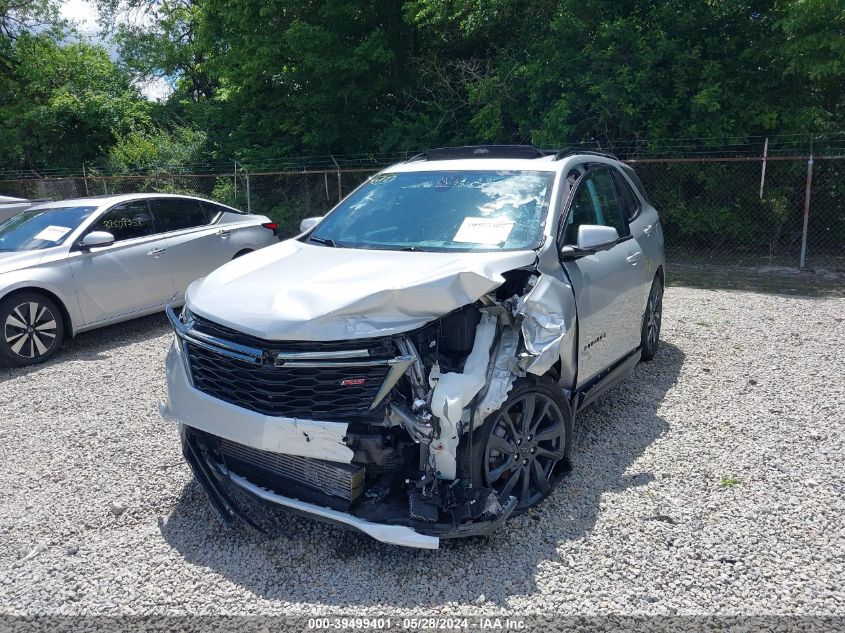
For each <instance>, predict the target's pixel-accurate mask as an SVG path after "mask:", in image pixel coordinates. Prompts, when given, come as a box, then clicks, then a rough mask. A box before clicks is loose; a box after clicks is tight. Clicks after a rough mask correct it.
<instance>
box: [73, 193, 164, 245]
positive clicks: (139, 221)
mask: <svg viewBox="0 0 845 633" xmlns="http://www.w3.org/2000/svg"><path fill="white" fill-rule="evenodd" d="M91 231H106V232H108V233H111V234H112V235H114V241H115V242H120V241H123V240H131V239H133V238H136V237H144V236H145V235H152V234H153V233H154V232H155V229H154V228H153V218H152V216H151V215H150V210H149V209H148V208H147V201H146V200H134V201H132V202H126V203H124V204H121V205H118V206H116V207H114V208H112V209H109V210H108V211H106V213H105V214H104V215H103V217H101V218H100V219H99V220H97V222H96V223H95V224H94V225H93V226H92V227H91V228H90V229H89V233H90V232H91Z"/></svg>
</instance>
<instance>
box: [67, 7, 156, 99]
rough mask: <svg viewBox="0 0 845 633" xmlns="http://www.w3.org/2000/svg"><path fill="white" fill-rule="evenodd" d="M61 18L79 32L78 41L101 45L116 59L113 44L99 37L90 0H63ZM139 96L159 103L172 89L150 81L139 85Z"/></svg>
mask: <svg viewBox="0 0 845 633" xmlns="http://www.w3.org/2000/svg"><path fill="white" fill-rule="evenodd" d="M61 13H62V17H63V18H65V19H66V20H68V21H70V22H73V24H75V25H76V29H77V30H78V31H79V35H80V39H82V40H85V41H89V42H91V43H94V44H101V45H102V46H104V47H105V48H106V49H107V50H108V51H109V55H111V57H112V59H114V58H116V57H117V50H116V49H115V46H114V43H113V42H110V41H103V40H102V38H101V37H100V34H99V31H100V26H99V24H97V18H98V17H99V12H98V11H97V5H96V4H95V3H94V2H91V1H90V0H64V1H63V2H62V8H61ZM139 88H140V89H141V94H143V95H144V96H145V97H146V98H147V99H149V100H151V101H161V100H162V99H165V98H167V96H168V95H169V94H170V93H171V92H172V88H171V87H170V85H169V84H168V83H167V82H166V81H165V80H164V79H160V78H157V79H152V80H150V81H145V82H141V83H140V84H139Z"/></svg>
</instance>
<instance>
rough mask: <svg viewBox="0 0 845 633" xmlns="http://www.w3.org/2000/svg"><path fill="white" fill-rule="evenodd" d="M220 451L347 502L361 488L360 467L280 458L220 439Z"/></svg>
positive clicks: (308, 458) (350, 500)
mask: <svg viewBox="0 0 845 633" xmlns="http://www.w3.org/2000/svg"><path fill="white" fill-rule="evenodd" d="M220 452H221V453H223V455H224V456H225V457H227V458H232V459H236V460H239V461H242V462H244V463H246V464H249V465H250V466H253V467H255V468H260V469H261V470H264V471H266V472H268V473H271V474H273V475H276V476H279V477H283V478H284V479H287V480H289V481H292V482H295V483H298V484H302V485H304V486H308V487H310V488H314V489H316V490H319V491H320V492H323V493H325V494H327V495H332V496H335V497H339V498H341V499H344V500H346V501H349V502H352V501H355V499H357V498H358V496H359V495H360V494H361V492H362V491H363V489H364V467H363V466H359V465H356V464H339V463H337V462H329V461H324V460H322V459H312V458H310V457H297V456H294V455H281V454H279V453H271V452H269V451H261V450H258V449H256V448H251V447H249V446H244V445H243V444H238V443H236V442H232V441H230V440H226V439H222V438H221V440H220ZM279 492H283V491H279Z"/></svg>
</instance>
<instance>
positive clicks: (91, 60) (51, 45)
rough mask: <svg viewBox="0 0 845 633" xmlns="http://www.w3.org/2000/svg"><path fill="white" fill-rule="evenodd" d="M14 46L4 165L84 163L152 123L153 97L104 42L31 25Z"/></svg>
mask: <svg viewBox="0 0 845 633" xmlns="http://www.w3.org/2000/svg"><path fill="white" fill-rule="evenodd" d="M10 50H11V55H12V59H13V61H14V63H13V68H12V70H11V72H10V73H9V74H8V75H7V76H6V77H4V78H3V80H2V88H0V91H2V93H3V98H2V99H0V148H2V151H0V156H2V158H0V161H2V164H3V166H4V167H6V168H26V169H33V170H36V171H37V170H39V169H41V168H44V167H59V168H64V167H71V166H72V167H80V166H81V165H82V162H83V161H88V160H94V159H96V158H98V157H99V156H101V155H103V154H104V153H105V152H107V151H108V148H109V147H110V146H111V145H112V144H113V143H114V141H115V139H116V138H117V137H118V136H119V135H122V134H123V135H125V134H129V133H130V132H132V131H133V130H135V129H140V128H143V127H145V126H148V125H150V123H151V118H150V110H151V104H150V103H149V102H147V101H146V100H144V99H143V98H141V97H140V95H139V93H138V91H137V89H135V88H133V87H132V85H131V82H130V78H129V77H128V76H127V75H125V74H124V73H122V72H121V71H120V70H119V69H118V67H117V66H116V65H115V64H114V63H113V62H112V61H111V60H110V59H109V56H108V53H107V52H106V51H105V49H103V48H101V47H97V46H92V45H89V44H83V43H76V44H69V45H64V46H63V45H59V44H58V43H57V42H56V41H54V40H53V39H52V38H51V37H50V36H49V35H47V34H39V35H33V34H29V33H24V34H22V35H20V37H18V38H16V40H15V41H14V43H13V44H12V46H11V48H10Z"/></svg>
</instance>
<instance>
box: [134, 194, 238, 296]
mask: <svg viewBox="0 0 845 633" xmlns="http://www.w3.org/2000/svg"><path fill="white" fill-rule="evenodd" d="M150 207H151V209H152V211H153V215H154V217H155V219H156V222H157V223H158V225H159V226H160V227H161V230H162V231H163V233H164V236H165V238H166V239H167V248H168V252H169V254H170V262H171V264H172V266H173V283H174V286H175V288H176V291H177V292H178V293H179V294H178V296H179V298H182V297H184V296H185V290H187V288H188V286H189V285H190V284H191V282H192V281H194V280H195V279H199V278H200V277H204V276H205V275H207V274H208V273H210V272H211V271H212V270H214V269H215V268H219V267H220V266H222V265H223V264H225V263H226V262H228V261H230V260H231V259H232V258H233V257H234V256H235V251H236V249H237V237H238V234H237V229H232V228H228V227H227V226H225V225H217V224H212V223H211V222H212V221H213V220H214V219H215V218H214V217H212V214H210V213H206V211H205V209H204V207H203V205H202V204H201V202H200V201H199V200H197V199H195V198H152V199H151V200H150Z"/></svg>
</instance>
